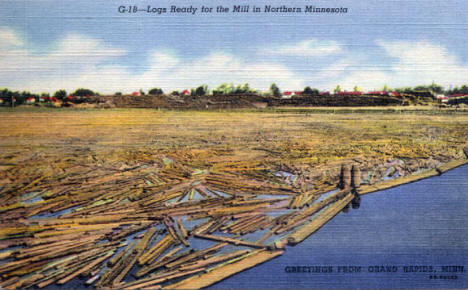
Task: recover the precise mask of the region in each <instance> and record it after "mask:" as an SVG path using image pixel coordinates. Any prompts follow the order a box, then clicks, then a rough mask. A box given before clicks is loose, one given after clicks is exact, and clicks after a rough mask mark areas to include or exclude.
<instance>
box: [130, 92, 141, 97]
mask: <svg viewBox="0 0 468 290" xmlns="http://www.w3.org/2000/svg"><path fill="white" fill-rule="evenodd" d="M139 95H140V92H133V93H132V96H134V97H138V96H139Z"/></svg>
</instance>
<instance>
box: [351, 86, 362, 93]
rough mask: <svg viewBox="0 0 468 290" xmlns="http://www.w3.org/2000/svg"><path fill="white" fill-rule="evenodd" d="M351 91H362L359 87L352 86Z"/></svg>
mask: <svg viewBox="0 0 468 290" xmlns="http://www.w3.org/2000/svg"><path fill="white" fill-rule="evenodd" d="M353 91H354V92H362V89H361V88H360V87H358V86H354V88H353Z"/></svg>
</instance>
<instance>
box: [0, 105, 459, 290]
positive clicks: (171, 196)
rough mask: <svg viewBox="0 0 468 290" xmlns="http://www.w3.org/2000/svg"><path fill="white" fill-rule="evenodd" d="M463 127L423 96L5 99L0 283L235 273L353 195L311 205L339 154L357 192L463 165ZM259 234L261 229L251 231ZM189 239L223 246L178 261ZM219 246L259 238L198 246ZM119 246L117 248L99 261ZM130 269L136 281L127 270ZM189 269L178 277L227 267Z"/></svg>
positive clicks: (128, 283) (203, 280)
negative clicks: (275, 101)
mask: <svg viewBox="0 0 468 290" xmlns="http://www.w3.org/2000/svg"><path fill="white" fill-rule="evenodd" d="M467 128H468V112H466V111H457V110H447V109H439V108H431V107H408V108H402V107H395V108H313V109H310V108H293V109H289V108H278V109H274V110H263V111H254V110H232V111H160V110H151V109H109V110H96V109H92V110H76V109H44V108H42V109H34V108H17V109H14V110H11V109H3V110H1V111H0V223H1V224H2V227H1V228H0V250H2V249H6V252H1V251H0V274H1V275H2V276H1V277H2V278H1V279H0V286H1V287H5V286H9V287H10V288H22V287H27V286H32V285H37V286H41V287H42V286H46V285H49V284H50V283H54V282H57V283H59V284H64V283H67V282H68V281H69V280H71V279H73V278H74V277H76V276H77V275H78V274H83V273H85V274H87V275H88V276H89V275H91V274H90V273H93V271H92V270H99V269H101V270H102V271H101V274H102V273H103V272H105V273H104V274H102V276H99V277H97V278H96V279H95V280H96V281H97V282H96V283H97V285H98V286H102V287H110V286H112V287H117V288H125V287H129V288H130V289H131V288H132V287H143V286H145V285H146V286H147V285H148V284H147V283H150V285H153V286H154V285H159V284H160V283H162V284H161V285H166V284H167V283H172V280H171V279H172V278H174V279H175V278H177V277H181V276H187V275H188V276H190V275H192V274H194V273H199V272H197V271H204V270H205V269H206V268H205V267H208V266H207V265H214V267H218V266H220V265H221V264H217V263H220V262H223V261H227V260H229V259H233V260H232V263H231V264H227V265H226V267H228V268H223V267H224V266H223V267H221V266H220V267H221V268H219V271H221V272H223V271H224V270H222V269H228V272H229V273H230V274H226V275H232V274H234V273H236V272H238V271H241V270H242V269H244V268H246V267H250V266H252V265H255V264H258V263H260V262H262V261H265V260H268V259H271V258H274V257H276V256H277V255H280V254H282V251H280V250H272V249H273V248H274V247H277V246H278V245H280V246H284V243H283V242H281V241H285V240H287V237H288V235H289V237H290V239H293V240H294V241H301V240H302V239H304V238H305V237H307V236H308V235H309V234H310V233H312V232H313V231H315V230H317V229H318V228H319V227H320V226H321V225H323V224H324V223H326V222H327V221H328V220H329V219H331V218H332V217H333V216H334V215H335V214H337V213H338V212H340V211H341V210H342V209H343V208H344V207H345V206H346V205H347V204H349V202H350V200H352V199H353V195H352V194H351V193H350V191H349V189H347V190H343V191H340V192H338V193H335V194H334V195H332V196H328V195H327V196H328V197H326V198H325V199H324V200H323V201H321V202H318V203H315V201H316V200H317V199H318V198H319V197H321V196H322V194H325V193H327V192H330V191H331V190H334V189H336V188H337V185H338V182H339V179H340V170H341V166H342V165H354V166H356V167H357V168H359V169H360V173H359V174H360V179H361V180H362V185H363V186H364V187H366V186H367V188H366V189H365V190H366V192H370V191H372V188H369V186H374V185H375V186H376V187H375V188H377V186H378V185H379V184H381V183H383V181H384V180H388V179H392V180H397V178H398V177H400V176H405V178H407V179H405V180H411V179H412V177H411V175H413V174H415V175H418V174H423V175H424V174H428V172H431V171H430V170H431V169H434V168H442V167H441V166H444V164H446V163H447V162H450V161H454V160H455V161H456V160H462V163H463V162H464V161H463V160H465V159H466V156H465V155H466V154H467V153H466V152H468V150H467V146H468V141H467V140H468V129H467ZM464 150H465V151H466V152H464ZM460 164H461V163H460ZM431 174H432V173H431ZM395 184H398V182H395ZM363 190H364V189H363ZM196 196H198V197H196ZM329 205H331V206H329ZM327 206H329V207H327ZM51 213H52V214H53V215H50V214H51ZM315 213H319V214H321V216H320V218H318V219H316V220H315V223H314V222H312V224H309V221H310V219H311V216H312V215H313V214H315ZM38 217H40V218H39V219H38ZM195 221H199V222H201V223H202V224H198V225H195V224H193V222H195ZM308 224H309V226H307V225H308ZM303 225H304V226H303ZM184 226H185V228H186V229H184ZM302 226H303V227H302ZM298 228H299V230H297V229H298ZM156 230H159V236H158V234H157V233H156V234H155V231H156ZM296 230H297V232H294V231H296ZM187 232H188V233H187ZM258 232H261V233H262V235H264V236H253V237H252V236H249V234H250V233H253V234H255V233H258ZM134 233H141V235H144V236H142V238H141V237H140V238H141V239H140V240H139V241H138V243H137V244H136V246H135V244H133V243H132V244H130V245H126V244H122V243H120V244H119V242H123V239H125V238H126V237H130V236H131V235H132V234H134ZM154 235H155V236H154ZM160 237H162V239H160ZM238 238H242V241H240V240H237V239H238ZM132 239H133V238H132ZM194 239H209V240H215V241H218V242H219V243H220V244H218V246H215V247H214V248H210V249H205V250H206V251H205V252H203V251H200V249H198V248H197V250H196V251H195V252H194V253H191V254H190V255H191V256H189V257H192V259H191V260H190V259H188V258H187V257H185V258H181V260H177V259H178V258H177V257H178V256H177V255H176V254H175V253H176V252H177V251H178V250H180V249H178V248H177V247H178V244H180V243H184V244H185V245H186V246H187V247H189V249H192V243H194V242H193V240H194ZM226 239H227V240H226ZM229 239H231V240H229ZM75 240H79V241H81V242H80V243H78V244H76V245H75V244H74V243H73V241H75ZM135 241H136V240H135ZM239 243H241V244H239ZM98 244H99V248H98V249H96V250H95V251H94V250H93V251H92V252H88V251H89V250H90V249H94V247H95V246H96V245H98ZM227 244H232V245H235V246H238V245H244V246H246V247H250V248H252V249H255V250H252V251H248V252H245V250H242V251H243V252H242V251H241V252H229V253H228V254H222V255H221V256H219V255H218V256H210V255H208V256H206V255H207V253H216V252H217V251H219V249H220V248H221V247H225V245H227ZM272 245H275V246H272ZM44 246H47V247H50V249H51V250H50V251H49V252H48V253H47V255H45V254H44V252H43V251H44V248H43V247H44ZM123 246H125V248H124V253H125V254H124V255H123V256H122V255H121V256H118V255H117V258H119V259H120V260H117V262H116V264H115V265H114V266H113V267H110V268H101V267H102V265H103V263H104V262H105V261H107V260H106V259H108V258H110V257H111V256H112V257H116V256H115V253H116V251H117V249H119V248H122V247H123ZM10 247H18V248H15V249H12V250H8V249H9V248H10ZM41 247H42V248H41ZM192 250H193V249H192ZM265 250H267V252H265ZM77 253H79V254H80V255H79V258H73V259H72V260H66V259H65V260H64V259H63V257H64V255H65V256H67V255H68V257H72V255H74V254H77ZM163 254H164V255H169V256H170V255H173V257H172V258H171V257H166V256H164V257H161V256H162V255H163ZM223 255H225V256H223ZM181 257H183V256H181ZM200 257H205V258H206V257H209V258H208V262H207V261H201V260H200ZM117 258H115V259H117ZM158 258H159V260H158ZM4 259H9V260H7V261H6V262H5V263H3V264H2V262H1V261H2V260H4ZM187 259H188V260H187ZM210 259H212V260H210ZM90 261H97V262H96V264H92V267H89V269H88V268H87V267H86V266H85V265H87V264H89V263H90ZM178 261H180V263H179V262H178ZM209 261H213V263H212V264H210V263H209ZM189 262H190V263H189ZM50 263H54V264H53V265H56V266H54V267H55V268H54V269H56V270H54V271H52V270H51V268H50V265H51V264H50ZM48 265H49V266H48ZM60 265H61V266H60ZM161 265H165V266H164V267H165V268H164V267H163V269H160V268H158V267H157V266H161ZM170 265H175V266H173V268H171V267H172V266H170ZM133 267H135V268H136V269H137V270H136V271H137V272H136V273H137V274H136V277H137V280H135V279H134V278H129V275H126V274H127V273H128V272H129V271H130V270H131V269H133ZM64 269H66V270H64ZM103 269H105V270H103ZM197 269H198V270H197ZM171 271H172V272H171ZM184 271H185V272H184ZM194 271H195V272H194ZM228 272H226V273H228ZM138 273H139V274H138ZM151 273H156V274H157V275H159V274H161V275H162V276H157V275H156V276H157V277H156V276H151V277H149V278H148V275H149V274H151ZM216 273H218V272H216ZM207 275H208V273H207ZM217 275H218V274H217ZM91 276H92V275H91ZM212 276H213V275H212ZM15 277H16V278H15ZM161 277H164V279H163V278H161ZM166 277H171V279H169V278H166ZM193 277H195V276H190V278H188V279H187V281H186V282H183V281H185V280H183V281H182V282H180V283H182V284H174V285H176V286H180V287H182V288H184V287H186V286H187V285H189V284H184V283H195V281H194V280H193V279H195V280H196V283H199V284H196V285H203V286H208V285H210V284H212V283H214V282H216V279H218V278H219V277H221V278H222V277H223V276H222V274H219V275H218V276H217V277H218V278H216V279H215V278H213V277H214V276H213V277H211V276H209V275H208V276H204V275H202V276H200V277H198V276H197V277H198V278H197V277H195V278H193ZM210 277H211V278H210ZM10 278H14V279H13V280H11V281H10V280H8V279H10ZM140 278H143V279H145V280H138V279H140ZM148 279H149V280H148ZM151 279H152V280H151ZM161 279H162V280H161ZM190 279H192V280H190ZM197 279H198V280H197ZM210 279H211V280H210ZM213 279H214V280H213ZM148 281H149V282H148ZM151 281H152V282H151ZM165 283H166V284H165Z"/></svg>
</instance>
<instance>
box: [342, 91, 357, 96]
mask: <svg viewBox="0 0 468 290" xmlns="http://www.w3.org/2000/svg"><path fill="white" fill-rule="evenodd" d="M336 95H338V96H361V95H362V92H346V91H345V92H339V93H337V94H336Z"/></svg>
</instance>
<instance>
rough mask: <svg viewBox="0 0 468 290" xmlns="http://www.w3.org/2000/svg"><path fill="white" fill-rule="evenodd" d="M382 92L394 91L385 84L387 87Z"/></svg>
mask: <svg viewBox="0 0 468 290" xmlns="http://www.w3.org/2000/svg"><path fill="white" fill-rule="evenodd" d="M381 91H384V92H389V91H392V89H391V88H390V87H389V86H387V84H385V85H384V86H383V87H382V89H381Z"/></svg>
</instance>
